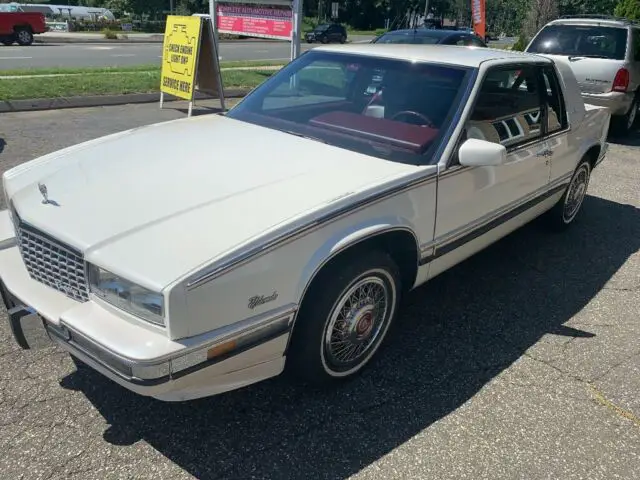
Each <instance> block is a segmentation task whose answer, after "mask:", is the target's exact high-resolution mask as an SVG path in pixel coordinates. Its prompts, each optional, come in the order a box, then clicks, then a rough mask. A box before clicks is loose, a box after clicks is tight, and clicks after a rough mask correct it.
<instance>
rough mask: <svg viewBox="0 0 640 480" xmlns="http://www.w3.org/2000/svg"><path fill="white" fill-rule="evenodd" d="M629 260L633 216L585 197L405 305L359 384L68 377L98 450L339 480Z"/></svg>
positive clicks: (193, 465)
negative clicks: (143, 445)
mask: <svg viewBox="0 0 640 480" xmlns="http://www.w3.org/2000/svg"><path fill="white" fill-rule="evenodd" d="M639 248H640V210H639V209H637V208H635V207H634V206H631V205H623V204H619V203H616V202H612V201H609V200H605V199H601V198H597V197H592V196H589V197H587V198H586V199H585V201H584V206H583V211H582V212H581V217H580V218H579V219H578V220H577V223H576V224H575V225H573V227H572V228H570V229H569V230H568V231H566V232H565V233H564V234H562V235H556V234H549V233H547V232H546V230H544V229H543V228H541V222H539V221H536V222H533V223H531V224H529V225H527V226H525V227H523V228H522V229H520V230H518V231H516V232H515V233H513V234H511V235H510V236H508V237H507V238H505V239H503V240H502V241H500V242H498V243H497V244H495V245H493V246H492V247H489V248H488V249H487V250H485V251H484V252H482V253H479V254H477V255H476V256H474V257H472V258H471V259H469V260H467V261H466V262H464V263H462V264H460V265H458V266H457V267H455V268H453V269H451V270H450V271H448V272H445V273H443V274H442V275H440V276H439V277H437V278H436V279H434V280H433V281H431V282H429V283H428V284H427V285H425V286H423V287H421V288H419V289H417V290H415V291H414V292H412V293H411V294H410V295H408V297H407V298H406V299H405V301H404V302H403V303H404V304H403V311H402V314H401V317H400V318H399V319H398V323H397V324H396V328H395V330H394V331H393V334H392V337H391V338H389V340H390V342H388V344H387V346H386V348H385V349H384V350H382V351H381V352H380V355H379V357H378V359H377V360H376V361H375V362H374V363H373V364H372V365H370V367H369V368H368V369H366V370H365V371H364V372H363V373H362V375H361V376H360V377H358V378H357V379H354V380H352V381H350V382H348V383H345V384H342V385H340V386H338V387H336V388H334V389H329V390H315V389H310V388H304V387H299V386H291V385H289V384H288V383H286V381H285V380H284V379H282V378H276V379H272V380H269V381H266V382H263V383H260V384H256V385H253V386H250V387H247V388H244V389H241V390H238V391H235V392H230V393H227V394H224V395H219V396H217V397H212V398H208V399H202V400H196V401H192V402H184V403H179V404H170V403H163V402H160V401H156V400H153V399H149V398H144V397H141V396H137V395H135V394H133V393H130V392H129V391H127V390H125V389H123V388H121V387H119V386H118V385H116V384H114V383H112V382H111V381H109V380H107V379H106V378H104V377H102V376H101V375H99V374H98V373H96V372H94V371H92V370H90V369H88V368H79V369H78V370H77V371H76V372H74V373H72V374H70V375H68V376H67V377H65V378H64V379H63V380H62V381H61V384H62V385H63V386H64V387H65V388H69V389H74V390H80V391H82V392H83V393H84V394H85V395H86V397H87V398H88V399H89V400H90V401H91V402H92V404H93V405H94V406H95V407H96V408H97V409H98V410H99V412H100V413H101V414H102V416H103V417H104V418H105V420H106V422H107V423H108V424H109V425H110V426H109V427H108V428H107V430H106V431H105V432H104V434H103V436H104V439H105V440H106V441H107V442H110V443H112V444H117V445H131V444H133V443H134V442H137V441H139V440H144V441H146V442H147V443H148V444H149V445H151V446H153V447H154V448H155V449H157V451H159V452H160V453H162V454H163V455H164V456H166V457H167V458H168V459H169V460H171V461H172V462H175V463H176V464H177V465H179V466H180V467H181V468H183V469H184V470H186V471H187V472H189V473H190V474H191V475H194V476H195V477H197V478H248V477H251V478H278V479H281V478H282V479H288V478H296V479H299V478H305V479H315V478H332V479H333V478H336V479H342V478H347V477H349V476H350V475H353V474H354V473H356V472H358V471H360V470H362V469H363V468H365V467H366V466H367V465H370V464H371V463H372V462H374V461H376V460H378V459H380V458H381V457H382V456H384V455H385V454H387V453H389V452H390V451H391V450H393V449H394V448H396V447H398V446H399V445H401V444H403V443H405V442H407V441H408V440H410V439H411V438H412V437H414V436H415V435H417V434H418V433H420V432H422V431H423V430H425V429H426V428H428V427H429V426H430V425H432V424H433V423H434V422H436V421H438V420H439V419H442V418H443V417H445V416H447V415H448V414H450V413H451V412H453V411H455V410H456V409H458V408H459V407H460V406H462V405H463V404H464V403H465V402H467V401H468V400H469V399H471V398H472V397H473V396H474V395H475V394H476V393H478V391H479V390H480V389H481V388H482V387H483V386H484V385H486V384H487V383H488V382H489V381H491V380H492V379H493V378H494V377H496V375H498V374H500V373H501V372H502V371H503V370H505V369H506V368H507V367H509V366H510V365H511V364H512V363H513V362H515V361H516V360H518V359H519V358H520V357H521V356H522V355H523V354H525V353H526V351H527V350H528V349H529V348H530V347H531V346H533V345H534V344H536V342H538V341H539V340H540V339H541V337H543V336H544V335H546V334H553V335H558V336H562V337H566V339H567V341H569V340H571V339H572V338H575V337H585V338H589V337H593V336H594V334H593V333H591V332H588V331H583V330H580V329H576V328H572V327H570V326H565V325H564V324H565V323H566V322H567V321H568V320H570V319H571V318H572V317H573V316H574V315H575V314H576V313H577V312H579V311H580V310H581V309H583V307H585V305H587V304H588V303H589V302H590V300H591V299H592V298H593V297H594V296H595V295H596V294H597V293H598V292H599V291H600V290H601V289H602V288H603V287H604V285H605V284H606V283H607V281H608V280H609V279H610V278H611V277H612V276H613V275H614V274H615V273H616V271H617V270H618V269H619V268H620V267H621V266H622V265H623V264H624V263H625V261H626V260H627V259H628V258H629V257H630V256H631V255H632V254H634V253H636V252H637V251H638V249H639Z"/></svg>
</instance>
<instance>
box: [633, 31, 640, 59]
mask: <svg viewBox="0 0 640 480" xmlns="http://www.w3.org/2000/svg"><path fill="white" fill-rule="evenodd" d="M633 59H634V60H635V61H636V62H640V28H636V29H634V30H633Z"/></svg>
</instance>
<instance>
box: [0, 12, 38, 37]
mask: <svg viewBox="0 0 640 480" xmlns="http://www.w3.org/2000/svg"><path fill="white" fill-rule="evenodd" d="M0 7H2V5H0ZM46 31H47V25H46V23H45V19H44V15H43V14H42V13H37V12H21V11H6V10H2V9H0V42H2V43H4V44H5V45H11V44H13V43H14V42H17V43H18V45H31V44H32V43H33V35H34V34H38V33H44V32H46Z"/></svg>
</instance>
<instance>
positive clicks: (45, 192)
mask: <svg viewBox="0 0 640 480" xmlns="http://www.w3.org/2000/svg"><path fill="white" fill-rule="evenodd" d="M38 190H40V194H41V195H42V198H43V200H42V203H43V204H44V205H54V206H56V207H59V206H60V205H58V202H56V201H55V200H49V192H48V190H47V186H46V185H45V184H44V183H40V182H38Z"/></svg>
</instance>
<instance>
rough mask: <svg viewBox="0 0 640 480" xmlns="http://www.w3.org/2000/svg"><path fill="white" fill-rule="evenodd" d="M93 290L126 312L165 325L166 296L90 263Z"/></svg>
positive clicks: (90, 278)
mask: <svg viewBox="0 0 640 480" xmlns="http://www.w3.org/2000/svg"><path fill="white" fill-rule="evenodd" d="M89 286H90V288H91V292H93V293H95V294H96V295H97V296H99V297H100V298H102V299H104V300H105V301H107V302H109V303H110V304H112V305H114V306H116V307H118V308H121V309H122V310H124V311H125V312H129V313H131V314H132V315H135V316H137V317H140V318H142V319H144V320H147V321H148V322H151V323H155V324H157V325H163V326H164V297H163V296H162V294H161V293H157V292H152V291H151V290H147V289H146V288H144V287H141V286H140V285H136V284H135V283H132V282H130V281H128V280H125V279H124V278H121V277H119V276H117V275H115V274H113V273H111V272H109V271H107V270H104V269H102V268H100V267H96V266H95V265H89Z"/></svg>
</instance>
